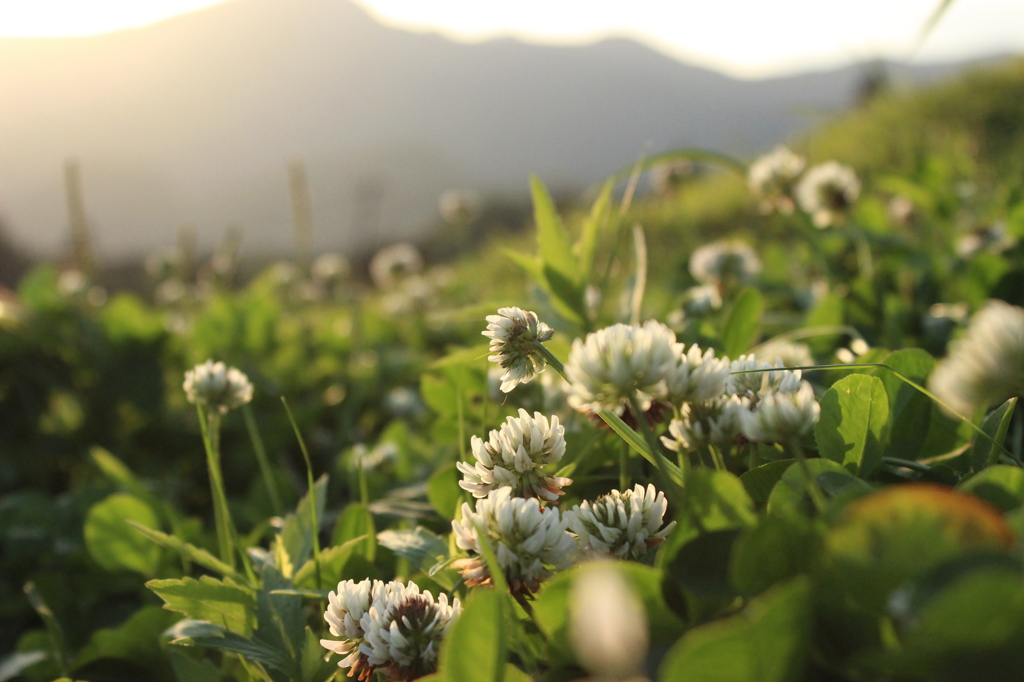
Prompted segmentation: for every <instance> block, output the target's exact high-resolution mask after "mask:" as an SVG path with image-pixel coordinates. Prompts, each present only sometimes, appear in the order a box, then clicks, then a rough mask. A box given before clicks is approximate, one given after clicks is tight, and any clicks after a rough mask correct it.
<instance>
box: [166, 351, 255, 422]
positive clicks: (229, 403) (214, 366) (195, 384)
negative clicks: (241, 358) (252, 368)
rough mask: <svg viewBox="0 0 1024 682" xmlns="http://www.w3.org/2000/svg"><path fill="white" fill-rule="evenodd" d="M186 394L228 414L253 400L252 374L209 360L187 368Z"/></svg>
mask: <svg viewBox="0 0 1024 682" xmlns="http://www.w3.org/2000/svg"><path fill="white" fill-rule="evenodd" d="M183 386H184V388H185V396H186V397H187V398H188V401H189V402H190V403H193V404H196V403H198V404H200V405H205V406H206V407H207V408H208V409H211V410H217V411H218V412H220V413H221V414H225V413H226V412H227V411H228V410H233V409H235V408H236V407H241V406H242V405H244V404H245V403H247V402H249V401H250V400H252V383H251V382H250V381H249V377H247V376H245V374H243V373H242V372H240V371H239V370H237V369H235V368H234V367H228V366H227V365H225V364H224V363H223V362H214V361H213V360H207V361H206V362H204V363H202V364H201V365H196V366H195V367H194V368H192V369H190V370H188V371H187V372H185V383H184V384H183Z"/></svg>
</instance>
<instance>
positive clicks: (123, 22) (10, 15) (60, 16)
mask: <svg viewBox="0 0 1024 682" xmlns="http://www.w3.org/2000/svg"><path fill="white" fill-rule="evenodd" d="M219 2H223V0H87V1H86V0H0V36H4V37H15V36H20V37H56V36H88V35H96V34H99V33H108V32H110V31H117V30H120V29H125V28H136V27H138V26H145V25H147V24H152V23H155V22H157V21H161V20H163V19H167V18H169V17H173V16H175V15H178V14H183V13H185V12H191V11H193V10H197V9H201V8H203V7H209V6H210V5H216V4H218V3H219Z"/></svg>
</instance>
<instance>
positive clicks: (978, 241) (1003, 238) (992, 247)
mask: <svg viewBox="0 0 1024 682" xmlns="http://www.w3.org/2000/svg"><path fill="white" fill-rule="evenodd" d="M1016 243H1017V238H1016V237H1014V236H1013V235H1011V234H1008V233H1007V231H1006V224H1005V223H1001V222H1000V223H994V224H992V225H989V226H988V227H983V228H978V229H976V230H972V231H971V232H968V233H967V234H965V235H964V236H963V237H960V239H958V240H957V242H956V253H957V255H958V256H960V257H961V258H963V259H968V258H971V257H972V256H974V255H975V254H977V253H980V252H981V251H988V252H990V253H1000V252H1002V251H1005V250H1006V249H1009V248H1011V247H1012V246H1014V245H1015V244H1016Z"/></svg>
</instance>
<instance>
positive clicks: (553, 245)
mask: <svg viewBox="0 0 1024 682" xmlns="http://www.w3.org/2000/svg"><path fill="white" fill-rule="evenodd" d="M530 193H531V195H532V196H533V218H534V220H535V221H536V223H537V246H538V247H539V251H540V258H541V260H542V261H543V263H544V268H545V270H548V269H550V270H553V271H554V272H556V273H558V274H559V275H560V276H561V277H562V279H563V280H564V281H565V282H566V283H568V284H569V285H572V286H575V287H577V288H579V285H580V281H581V280H580V272H579V266H578V264H577V263H576V259H575V257H574V256H573V252H572V242H571V241H570V240H569V233H568V231H566V229H565V225H564V224H563V223H562V219H561V218H560V217H559V216H558V211H557V210H555V203H554V202H553V201H552V200H551V195H550V194H548V191H547V189H545V187H544V185H543V183H541V181H540V179H539V178H538V177H537V176H535V175H533V176H530Z"/></svg>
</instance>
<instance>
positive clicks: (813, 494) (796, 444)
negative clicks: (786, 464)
mask: <svg viewBox="0 0 1024 682" xmlns="http://www.w3.org/2000/svg"><path fill="white" fill-rule="evenodd" d="M790 449H791V450H793V454H795V455H796V460H797V462H799V463H800V470H801V471H802V472H803V474H804V479H805V480H804V485H805V486H806V488H807V494H808V496H810V498H811V503H812V504H813V505H814V509H815V511H817V512H818V513H821V512H822V511H823V510H824V509H825V506H826V502H825V494H824V493H823V492H821V488H819V487H818V481H817V480H816V479H815V478H814V475H813V474H811V467H809V466H808V465H807V455H806V454H805V453H804V446H803V445H801V444H800V439H799V438H794V439H793V440H792V441H790Z"/></svg>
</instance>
